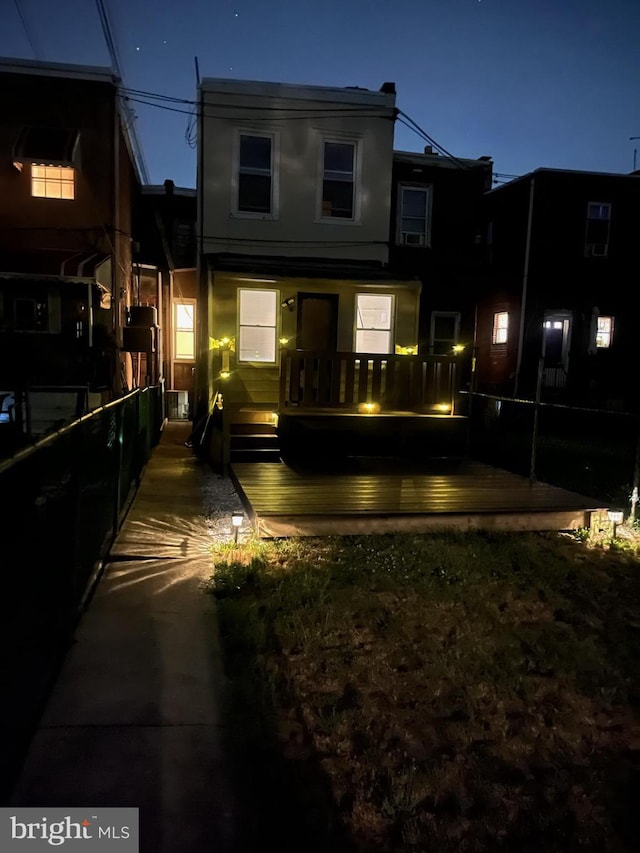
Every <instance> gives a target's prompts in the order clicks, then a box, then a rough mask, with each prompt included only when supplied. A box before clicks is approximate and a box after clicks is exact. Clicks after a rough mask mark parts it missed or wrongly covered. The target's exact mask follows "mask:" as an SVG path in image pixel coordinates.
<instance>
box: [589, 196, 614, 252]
mask: <svg viewBox="0 0 640 853" xmlns="http://www.w3.org/2000/svg"><path fill="white" fill-rule="evenodd" d="M610 226H611V205H610V204H609V203H606V202H599V201H590V202H589V204H588V205H587V227H586V233H585V247H584V250H585V255H586V256H587V257H598V256H599V257H604V256H606V255H607V254H608V253H609V229H610Z"/></svg>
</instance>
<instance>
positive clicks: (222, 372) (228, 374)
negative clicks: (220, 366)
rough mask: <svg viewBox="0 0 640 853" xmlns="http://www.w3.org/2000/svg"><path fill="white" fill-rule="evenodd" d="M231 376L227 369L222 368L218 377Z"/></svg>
mask: <svg viewBox="0 0 640 853" xmlns="http://www.w3.org/2000/svg"><path fill="white" fill-rule="evenodd" d="M230 376H231V373H230V372H229V371H228V370H222V371H221V372H220V379H228V378H229V377H230Z"/></svg>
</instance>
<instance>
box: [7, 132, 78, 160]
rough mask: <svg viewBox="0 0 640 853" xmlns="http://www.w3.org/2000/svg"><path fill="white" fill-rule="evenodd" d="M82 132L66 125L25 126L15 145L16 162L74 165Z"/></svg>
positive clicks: (14, 155) (14, 157) (14, 156)
mask: <svg viewBox="0 0 640 853" xmlns="http://www.w3.org/2000/svg"><path fill="white" fill-rule="evenodd" d="M79 136H80V134H79V133H78V131H77V130H73V129H69V128H64V127H33V126H32V127H23V128H22V130H21V131H20V133H19V134H18V138H17V139H16V143H15V145H14V147H13V160H14V162H15V163H46V164H47V165H56V166H73V165H74V161H75V155H76V148H77V146H78V138H79Z"/></svg>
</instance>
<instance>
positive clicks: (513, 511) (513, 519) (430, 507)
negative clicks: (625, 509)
mask: <svg viewBox="0 0 640 853" xmlns="http://www.w3.org/2000/svg"><path fill="white" fill-rule="evenodd" d="M232 476H233V478H234V480H235V482H236V485H237V486H238V489H239V491H240V494H241V496H242V498H243V501H244V503H245V508H246V509H247V511H248V513H249V514H250V516H251V518H252V520H253V523H254V526H255V528H256V530H257V531H258V533H259V534H260V535H262V536H286V535H315V534H317V535H326V534H327V533H330V532H335V533H344V532H376V531H378V530H379V531H383V530H384V531H392V530H394V531H396V530H397V531H402V530H411V531H414V532H417V531H420V530H424V531H428V530H433V529H436V528H439V529H446V528H451V529H461V528H462V529H471V528H473V529H478V528H488V529H510V530H514V529H521V530H536V529H538V530H548V529H558V530H562V529H570V528H576V527H580V526H583V525H586V524H588V517H589V513H590V512H592V511H595V510H599V509H603V507H602V505H601V504H599V503H598V502H597V501H595V500H593V499H591V498H588V497H585V496H584V495H579V494H576V493H574V492H570V491H567V490H565V489H561V488H558V487H556V486H551V485H548V484H546V483H539V482H537V483H533V484H531V483H530V482H529V480H528V479H527V478H526V477H521V476H519V475H517V474H512V473H510V472H508V471H503V470H501V469H498V468H492V467H491V466H489V465H484V464H482V463H479V462H461V463H457V464H453V463H450V464H434V465H431V466H429V467H427V466H423V467H421V468H419V469H411V468H409V467H407V466H403V465H402V464H400V463H390V462H388V461H387V462H385V463H382V462H381V463H378V464H370V465H369V466H364V465H357V464H356V465H353V466H351V468H350V469H343V470H333V471H326V470H325V471H319V470H300V469H294V468H291V467H289V466H287V465H285V464H284V463H237V464H234V465H233V466H232Z"/></svg>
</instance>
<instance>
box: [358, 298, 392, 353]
mask: <svg viewBox="0 0 640 853" xmlns="http://www.w3.org/2000/svg"><path fill="white" fill-rule="evenodd" d="M392 320H393V296H391V295H386V294H384V295H383V294H374V293H358V294H357V295H356V346H355V351H356V352H371V353H388V352H391V331H392V325H391V324H392Z"/></svg>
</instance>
